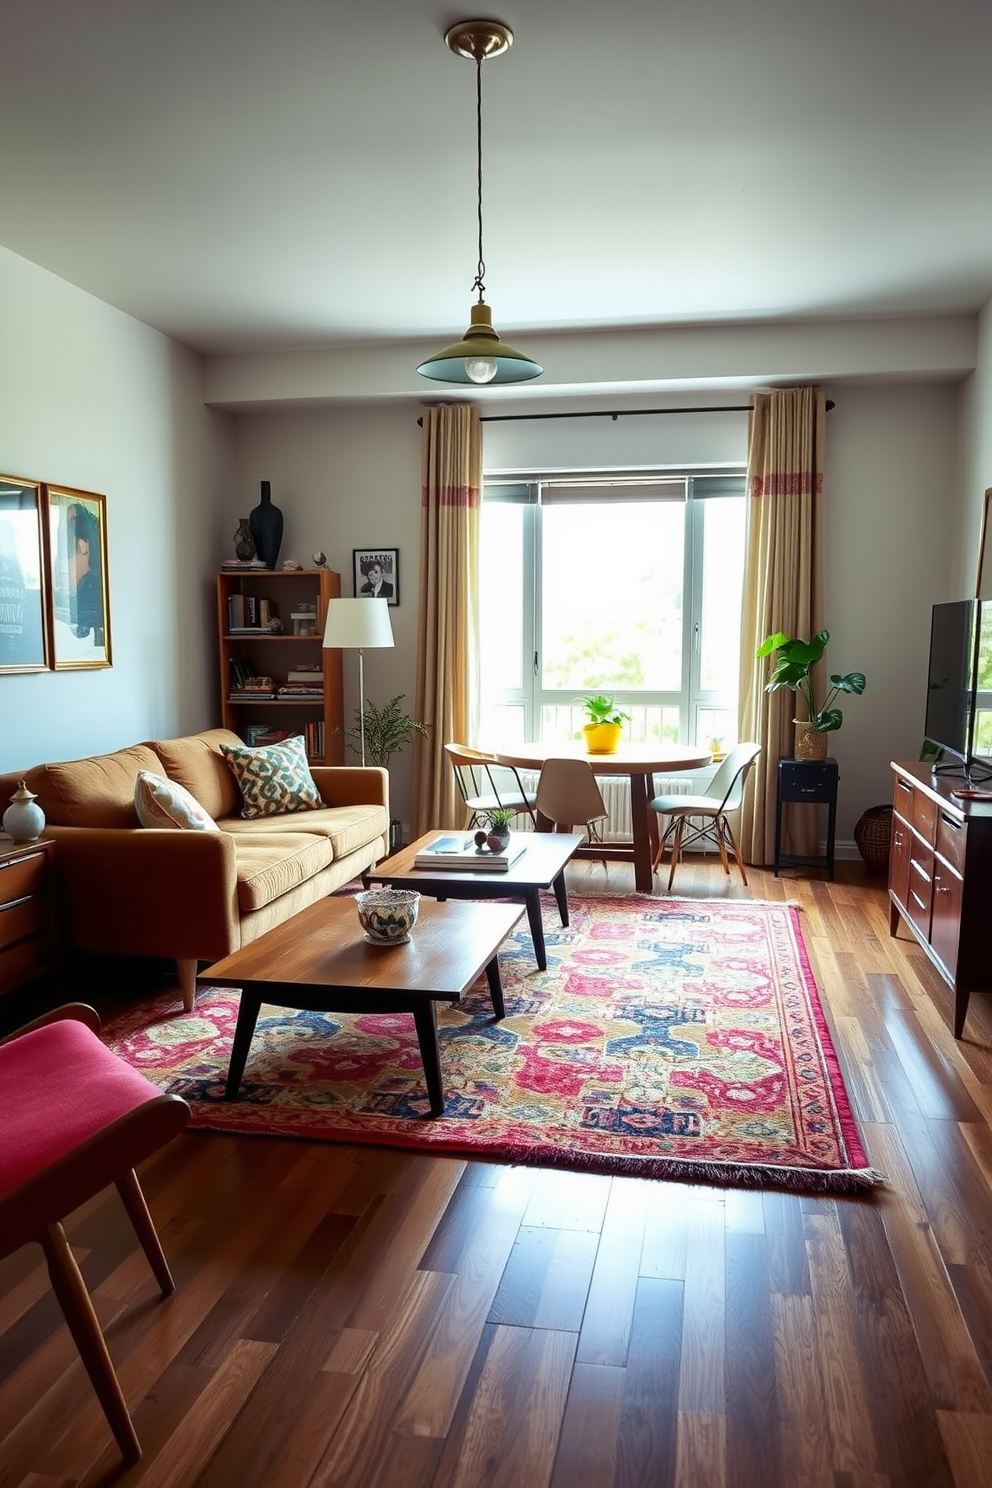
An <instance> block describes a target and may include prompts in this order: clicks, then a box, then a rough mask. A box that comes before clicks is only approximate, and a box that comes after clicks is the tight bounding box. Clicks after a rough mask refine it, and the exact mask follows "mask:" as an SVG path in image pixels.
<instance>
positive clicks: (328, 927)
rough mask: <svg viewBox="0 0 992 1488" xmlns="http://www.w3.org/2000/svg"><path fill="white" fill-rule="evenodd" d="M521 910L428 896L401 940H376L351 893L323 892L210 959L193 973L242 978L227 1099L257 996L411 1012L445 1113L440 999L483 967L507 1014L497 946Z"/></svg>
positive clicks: (247, 1042) (434, 1102)
mask: <svg viewBox="0 0 992 1488" xmlns="http://www.w3.org/2000/svg"><path fill="white" fill-rule="evenodd" d="M522 914H523V910H522V909H520V908H519V907H518V906H517V905H516V904H461V903H457V904H437V903H434V902H433V901H432V900H431V899H424V900H422V901H421V904H420V912H419V915H418V917H417V923H416V925H415V926H414V929H413V933H412V935H411V937H410V939H409V940H408V941H407V942H406V944H405V945H395V946H375V945H369V944H368V943H367V941H366V940H365V935H364V932H363V930H362V927H361V926H360V925H359V923H358V913H357V911H356V909H355V903H354V900H353V899H347V898H341V899H319V900H318V901H317V903H316V904H311V905H310V906H309V908H308V909H304V910H302V911H301V912H300V913H299V914H298V915H294V916H293V918H292V919H290V920H286V921H285V923H284V924H282V925H277V926H275V928H274V929H272V930H268V931H266V933H265V934H264V935H260V936H259V937H258V939H257V940H253V941H252V943H251V945H247V946H244V947H243V948H242V949H241V950H240V951H235V952H234V954H233V955H231V956H225V957H224V959H223V960H222V961H218V962H216V963H215V965H213V966H208V967H207V968H206V970H205V971H202V972H200V974H199V976H198V978H197V981H198V982H200V983H210V984H211V985H213V986H221V987H240V988H241V1008H240V1011H239V1013H238V1023H237V1027H236V1029H235V1033H234V1043H233V1046H232V1048H231V1063H230V1066H229V1068H228V1072H227V1088H226V1091H225V1095H226V1097H227V1099H228V1100H233V1099H234V1098H235V1097H236V1096H237V1093H238V1087H239V1086H240V1084H241V1076H242V1075H243V1074H244V1068H245V1061H246V1059H247V1058H248V1050H249V1049H250V1047H251V1041H252V1036H253V1034H254V1032H255V1024H256V1022H257V1020H258V1012H259V1009H260V1008H261V1006H262V1004H263V1003H272V1004H273V1005H274V1006H275V1007H291V1008H305V1009H307V1010H308V1011H311V1012H321V1013H363V1014H366V1015H367V1014H369V1013H373V1014H374V1013H412V1014H413V1020H414V1024H415V1026H416V1029H417V1042H418V1043H419V1045H420V1056H421V1058H422V1060H423V1062H424V1074H425V1075H426V1077H427V1093H428V1095H429V1097H430V1108H431V1115H432V1116H440V1115H442V1114H443V1112H444V1083H443V1081H442V1078H441V1056H440V1050H439V1048H438V1041H437V1004H438V1003H439V1002H458V1001H460V999H461V997H462V996H463V994H464V993H465V992H467V991H468V989H469V987H471V985H472V983H473V982H474V981H475V979H476V977H478V976H479V974H480V973H481V972H482V971H483V970H485V973H486V978H487V980H488V982H489V995H490V997H491V998H492V1003H493V1010H494V1012H495V1014H496V1017H497V1019H499V1018H502V1017H503V1013H504V1008H503V985H502V982H501V981H500V975H499V962H498V961H497V959H496V952H497V951H498V949H499V947H500V946H501V945H502V943H503V941H504V940H505V939H506V937H507V935H508V934H509V933H510V931H511V930H512V929H513V927H514V925H515V924H516V923H517V921H518V920H519V919H520V917H521V915H522Z"/></svg>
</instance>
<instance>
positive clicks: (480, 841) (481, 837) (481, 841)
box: [475, 828, 489, 847]
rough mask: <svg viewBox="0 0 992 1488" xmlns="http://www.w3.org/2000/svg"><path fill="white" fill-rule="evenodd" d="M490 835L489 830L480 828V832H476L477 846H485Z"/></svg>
mask: <svg viewBox="0 0 992 1488" xmlns="http://www.w3.org/2000/svg"><path fill="white" fill-rule="evenodd" d="M488 837H489V834H488V832H484V831H482V830H481V828H480V830H479V831H478V832H476V834H475V845H476V847H485V845H486V842H487V840H488Z"/></svg>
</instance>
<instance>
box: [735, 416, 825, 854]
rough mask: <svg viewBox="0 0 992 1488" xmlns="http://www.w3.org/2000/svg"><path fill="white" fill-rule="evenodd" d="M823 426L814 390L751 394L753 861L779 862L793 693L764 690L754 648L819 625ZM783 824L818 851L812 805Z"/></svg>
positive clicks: (806, 634)
mask: <svg viewBox="0 0 992 1488" xmlns="http://www.w3.org/2000/svg"><path fill="white" fill-rule="evenodd" d="M825 430H826V405H825V401H824V398H823V395H822V394H821V393H820V391H819V389H817V388H813V387H806V388H794V389H790V390H789V391H786V392H780V393H757V394H755V396H754V398H753V400H752V411H751V437H750V443H749V450H748V489H749V491H750V500H749V502H748V517H747V540H746V555H745V561H744V598H743V613H742V617H741V680H740V717H739V729H740V738H741V739H754V740H756V741H757V742H758V743H760V744H761V746H762V753H761V755H760V756H759V758H758V761H757V764H756V765H755V767H754V769H753V771H752V772H751V776H750V779H749V781H748V789H747V791H746V793H745V797H744V805H743V808H742V811H741V823H740V847H741V851H742V853H743V855H744V861H745V862H747V863H756V864H759V865H763V864H768V863H772V862H774V860H775V798H776V787H777V781H778V762H779V760H780V759H781V758H783V757H789V756H791V755H792V754H793V745H794V733H795V731H794V729H793V719H794V718H795V716H796V706H797V702H799V700H798V699H797V697H796V695H795V694H794V693H792V692H789V691H787V690H783V691H781V692H776V693H771V694H769V693H767V692H766V691H765V683H766V682H767V680H768V677H769V675H770V662H769V659H768V658H763V659H762V660H761V661H756V660H755V656H754V653H755V651H756V650H757V649H758V647H759V646H760V645H761V643H762V641H763V640H764V639H765V637H766V636H767V635H771V634H772V633H773V632H774V631H784V633H785V634H786V635H788V636H792V637H799V638H800V639H802V640H809V638H810V636H812V635H815V634H816V632H817V631H818V630H821V629H822V628H823V623H824V621H823V451H824V442H825V441H824V436H825ZM819 686H820V683H819V682H817V687H818V689H819ZM799 706H800V707H801V706H802V704H801V702H799ZM784 829H785V830H784V840H783V851H788V852H790V853H796V854H799V855H803V856H806V855H810V854H812V853H814V852H815V851H816V837H817V832H818V823H817V813H816V812H815V811H811V810H810V809H809V807H806V806H802V805H800V806H799V807H798V808H793V807H787V808H786V815H785V818H784Z"/></svg>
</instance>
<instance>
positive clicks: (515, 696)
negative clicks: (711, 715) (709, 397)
mask: <svg viewBox="0 0 992 1488" xmlns="http://www.w3.org/2000/svg"><path fill="white" fill-rule="evenodd" d="M564 484H568V485H570V486H578V487H585V488H589V489H590V491H591V492H592V491H595V490H600V489H602V488H605V487H609V488H610V494H612V493H615V495H616V497H617V499H623V498H624V497H625V496H626V497H627V499H629V498H630V496H631V494H632V490H633V489H635V488H636V487H642V488H643V487H657V486H659V485H662V486H664V488H665V489H666V490H672V489H673V488H674V487H675V486H680V487H681V492H682V494H681V495H679V496H675V495H674V494H673V495H670V496H668V497H667V498H665V499H679V500H684V502H685V507H686V521H685V548H684V576H683V627H682V687H681V688H680V689H679V690H678V691H677V692H647V691H644V690H638V691H637V692H636V693H625V692H623V691H622V690H621V689H617V690H616V693H615V696H616V700H617V704H618V706H620V707H622V708H624V709H625V710H626V711H628V712H630V713H631V714H632V715H633V720H632V724H631V726H630V728H629V730H628V733H629V736H630V737H631V739H632V740H633V741H634V742H637V740H638V735H639V732H644V731H645V730H648V728H649V727H653V725H649V723H648V718H649V716H650V715H652V714H653V715H654V716H656V717H657V718H659V719H660V716H661V715H660V709H662V708H666V707H677V708H678V710H679V743H682V744H688V745H696V744H698V743H708V742H709V741H708V739H707V740H701V739H699V738H698V734H699V730H700V725H699V719H700V715H701V714H702V713H703V712H706V711H708V710H711V709H725V710H728V711H729V712H730V714H731V717H732V719H733V720H734V725H733V726H734V729H736V715H737V695H736V694H734V696H732V697H731V696H729V695H728V694H727V693H725V692H716V691H704V690H703V689H702V688H701V686H700V646H699V636H700V628H701V623H702V594H703V561H704V554H703V519H704V502H705V501H708V500H720V499H721V498H723V497H727V496H734V497H739V498H743V497H745V496H746V490H747V483H746V475H745V472H744V471H743V470H736V471H728V470H726V469H723V470H719V471H692V472H688V471H681V472H673V471H659V472H655V473H651V474H649V473H647V472H638V473H637V474H636V475H634V474H632V473H631V472H622V471H620V472H610V473H606V472H602V471H600V472H596V473H595V474H590V475H588V476H569V477H568V478H567V481H566V479H565V478H564V477H562V476H538V475H535V476H529V477H526V478H522V479H521V478H517V479H512V480H511V479H509V478H503V477H498V476H492V477H487V478H486V479H485V480H484V483H483V502H484V503H485V502H489V501H507V502H511V503H513V504H514V505H519V506H521V507H522V508H523V530H522V563H523V568H524V575H523V594H524V615H523V617H522V629H521V656H520V676H521V679H522V683H521V686H520V687H519V688H504V689H498V690H497V689H493V688H491V687H488V688H487V684H486V682H485V678H483V679H482V685H483V692H484V694H485V697H484V701H485V702H486V703H488V704H489V705H490V706H496V707H510V708H513V709H520V710H522V713H523V721H524V734H523V737H524V738H526V739H540V738H541V736H542V732H543V719H544V717H545V710H546V709H548V708H557V709H568V710H570V713H571V715H574V716H570V717H569V719H568V721H567V722H566V720H564V719H561V714H559V719H560V721H561V722H562V724H563V726H564V727H565V728H566V730H567V735H568V737H571V735H572V734H573V733H574V732H575V731H576V730H577V729H578V728H579V727H581V724H582V723H583V722H585V718H584V716H582V710H581V707H576V706H575V703H574V698H575V693H574V691H570V692H567V693H566V692H565V691H563V690H562V689H557V688H545V687H544V686H543V682H542V671H541V666H542V658H541V655H540V648H539V644H538V638H539V637H540V635H541V634H542V625H541V621H542V616H541V583H540V575H541V573H542V511H543V506H544V502H545V492H547V495H548V496H549V497H550V496H551V495H552V493H554V492H557V493H559V495H558V499H559V500H560V499H561V495H560V493H561V489H562V486H563V485H564ZM593 499H595V498H593ZM606 499H608V496H607V497H606ZM659 499H661V498H659ZM480 563H481V567H482V569H483V572H485V571H486V553H485V550H484V548H483V550H482V552H481V554H480ZM639 720H640V721H641V723H640V729H639V727H638V721H639ZM496 732H499V730H496ZM483 733H484V734H485V733H486V726H485V723H484V724H483ZM556 737H560V734H556ZM644 737H645V740H646V741H653V740H656V739H657V737H658V735H657V732H644ZM735 737H736V733H735ZM481 742H483V743H487V742H491V741H488V740H487V739H485V738H483V739H482V741H481ZM497 742H498V741H497ZM729 742H731V741H728V745H729Z"/></svg>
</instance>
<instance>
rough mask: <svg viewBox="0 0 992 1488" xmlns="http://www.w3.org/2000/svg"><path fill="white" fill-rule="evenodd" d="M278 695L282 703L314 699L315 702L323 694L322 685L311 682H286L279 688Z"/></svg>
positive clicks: (318, 700)
mask: <svg viewBox="0 0 992 1488" xmlns="http://www.w3.org/2000/svg"><path fill="white" fill-rule="evenodd" d="M279 696H280V697H281V698H282V700H283V702H284V703H292V702H294V701H295V702H301V701H303V702H308V701H311V700H313V699H316V700H317V702H320V700H321V699H322V698H323V696H324V689H323V687H318V686H315V685H314V684H313V683H311V682H287V683H286V684H285V685H284V686H282V687H280V689H279Z"/></svg>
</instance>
